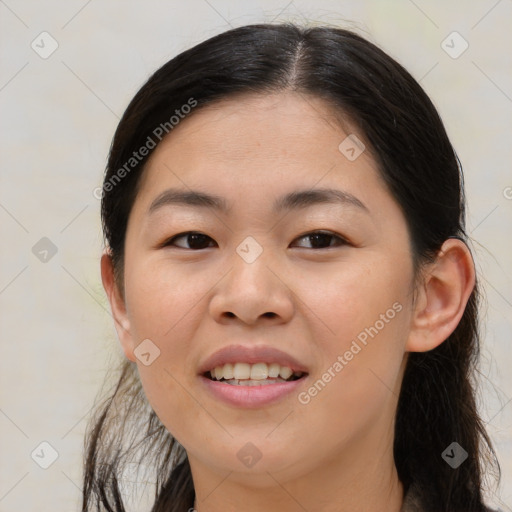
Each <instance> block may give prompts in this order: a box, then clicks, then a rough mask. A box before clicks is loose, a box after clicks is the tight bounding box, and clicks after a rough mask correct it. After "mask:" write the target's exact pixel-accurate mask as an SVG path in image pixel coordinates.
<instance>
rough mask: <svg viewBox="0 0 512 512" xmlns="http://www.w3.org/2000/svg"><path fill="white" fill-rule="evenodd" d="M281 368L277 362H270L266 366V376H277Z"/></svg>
mask: <svg viewBox="0 0 512 512" xmlns="http://www.w3.org/2000/svg"><path fill="white" fill-rule="evenodd" d="M280 369H281V366H280V365H279V363H272V364H270V365H269V366H268V376H269V377H272V378H274V379H275V378H276V377H279V370H280Z"/></svg>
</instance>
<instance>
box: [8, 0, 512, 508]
mask: <svg viewBox="0 0 512 512" xmlns="http://www.w3.org/2000/svg"><path fill="white" fill-rule="evenodd" d="M286 20H290V21H296V22H299V23H301V24H304V23H306V22H308V23H309V24H324V23H328V24H332V25H338V26H341V27H345V28H352V29H354V30H356V31H358V32H359V33H361V34H362V35H363V36H365V37H367V38H368V39H370V40H371V41H372V42H374V43H376V44H377V45H379V46H380V47H382V48H383V49H384V50H385V51H386V52H387V53H389V54H390V55H391V56H392V57H394V58H395V59H397V60H398V61H399V62H400V63H401V64H403V65H404V66H405V67H406V69H408V70H409V72H410V73H411V74H412V75H413V76H414V77H415V78H416V79H417V80H418V81H419V82H420V83H421V85H422V86H423V87H424V88H425V90H426V92H427V93H428V94H429V95H430V97H431V99H432V100H433V102H434V104H435V105H436V107H437V108H438V111H439V113H440V115H441V117H442V119H443V121H444V123H445V126H446V128H447V131H448V134H449V136H450V138H451V141H452V143H453V145H454V147H455V149H456V151H457V153H458V155H459V157H460V159H461V161H462V164H463V167H464V172H465V178H466V188H467V199H468V205H469V206H468V231H469V233H470V234H471V237H472V238H473V240H474V244H473V249H474V254H475V258H476V260H477V268H478V273H479V277H480V280H481V283H482V284H483V286H484V289H485V293H486V304H485V305H484V308H485V309H484V314H483V315H482V324H483V346H482V364H481V371H482V375H483V377H482V379H481V389H482V401H481V411H482V416H483V418H484V419H485V420H486V421H487V422H488V431H489V433H490V435H491V437H492V440H493V442H494V443H495V446H496V449H497V452H498V456H499V458H500V463H501V466H502V469H503V476H502V485H501V487H500V488H499V489H498V492H497V493H495V494H493V495H489V503H491V504H495V505H496V506H500V507H501V508H502V510H504V511H505V510H506V511H511V510H512V401H511V399H512V372H510V368H511V366H512V350H511V337H510V331H511V328H512V244H511V233H512V230H511V227H512V175H511V172H510V165H511V162H512V151H511V146H512V144H511V134H512V79H511V78H512V77H511V65H512V54H511V52H510V48H512V23H511V21H512V2H511V0H498V1H496V0H478V1H472V2H456V1H446V0H436V1H429V2H427V1H423V0H414V1H412V0H396V1H365V2H358V1H355V0H351V1H328V0H315V1H314V2H313V1H312V0H309V1H308V0H293V1H290V0H284V1H277V2H276V1H270V0H250V1H238V2H237V1H235V0H188V1H187V2H178V1H171V2H163V1H156V0H151V1H145V2H135V1H133V0H132V1H125V2H121V1H113V0H89V1H83V0H73V1H68V2H63V1H62V2H57V1H46V2H37V1H35V0H30V1H24V2H22V1H16V0H6V1H0V34H1V35H0V38H1V39H0V41H1V47H0V56H1V59H0V70H1V78H0V119H1V126H2V137H1V142H0V148H1V155H2V158H1V175H0V176H1V178H0V180H1V181H0V225H1V233H2V241H1V245H0V247H1V249H0V325H1V334H2V340H1V357H0V379H1V380H0V434H1V435H0V512H19V511H20V510H23V511H30V510H52V511H55V512H62V511H71V510H79V508H80V493H81V485H82V445H83V437H84V432H85V427H86V421H87V418H88V415H89V411H90V409H91V407H92V405H93V401H94V399H95V397H96V395H97V393H98V392H99V391H100V388H101V386H102V383H103V379H104V377H105V375H106V372H107V369H108V368H109V367H110V366H111V365H112V364H113V363H115V362H116V361H118V360H119V358H120V357H122V356H121V351H120V348H119V344H118V341H117V338H116V334H115V330H114V327H113V321H112V318H111V316H110V313H109V307H108V303H107V300H106V297H105V295H104V292H103V288H102V285H101V279H100V266H99V263H100V255H101V251H102V247H103V245H102V234H101V229H100V216H99V207H100V203H99V201H98V200H97V199H96V198H95V197H94V195H93V191H94V189H95V188H96V187H98V186H101V184H102V175H103V172H104V168H105V163H106V158H107V154H108V149H109V146H110V142H111V139H112V136H113V133H114V130H115V128H116V126H117V123H118V120H119V118H120V116H121V115H122V113H123V111H124V109H125V108H126V106H127V104H128V102H129V101H130V99H131V98H132V97H133V95H134V94H135V93H136V91H137V90H138V89H139V87H140V86H141V85H142V84H143V82H145V80H146V79H147V77H148V76H149V74H150V73H152V72H153V71H155V70H156V69H157V68H158V67H160V66H161V65H162V64H164V63H165V62H166V61H167V60H169V59H170V58H172V57H173V56H175V55H176V54H178V53H180V52H181V51H183V50H185V49H187V48H189V47H191V46H193V45H195V44H197V43H199V42H200V41H203V40H205V39H207V38H208V37H210V36H213V35H215V34H217V33H220V32H223V31H225V30H227V29H229V28H230V27H236V26H240V25H245V24H249V23H257V22H271V21H286ZM454 31H455V32H457V33H458V34H453V32H454ZM42 32H47V33H48V34H49V35H47V34H43V35H41V33H42ZM54 41H55V42H54ZM443 41H445V43H443ZM466 44H467V45H468V47H467V49H465V51H463V52H462V50H463V49H464V48H465V46H466ZM52 45H54V46H55V45H58V47H57V48H56V50H55V51H54V52H53V53H52V54H51V55H47V54H48V53H49V52H50V51H51V50H52ZM445 50H446V51H445ZM461 52H462V53H461ZM449 53H451V55H450V54H449ZM459 53H460V55H458V54H459ZM43 57H46V58H43ZM455 57H456V58H455ZM44 237H46V238H48V239H49V241H51V242H49V241H48V240H43V241H41V239H42V238H44ZM37 244H39V245H37ZM34 246H35V249H34ZM45 250H47V251H48V252H47V253H44V251H45ZM55 250H56V252H55ZM53 252H55V254H53ZM41 258H42V259H43V260H44V259H45V258H46V259H47V261H41ZM42 442H47V443H49V444H50V445H51V447H52V448H50V447H49V446H48V445H41V444H40V443H42ZM52 450H55V456H57V458H56V460H55V461H54V462H53V463H52V464H51V465H50V466H49V467H48V469H43V468H42V467H40V465H41V464H43V465H44V464H45V463H46V464H48V463H49V462H51V460H52V454H54V452H53V451H52ZM136 509H137V508H136V507H134V509H133V510H136ZM138 510H140V511H141V512H142V511H143V510H144V505H139V508H138ZM145 510H149V507H148V506H147V505H146V508H145Z"/></svg>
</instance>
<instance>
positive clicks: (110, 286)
mask: <svg viewBox="0 0 512 512" xmlns="http://www.w3.org/2000/svg"><path fill="white" fill-rule="evenodd" d="M101 280H102V282H103V288H104V289H105V293H106V294H107V298H108V301H109V303H110V309H111V311H112V316H113V318H114V324H115V328H116V331H117V336H118V338H119V341H120V343H121V346H122V348H123V351H124V354H125V356H126V357H127V359H129V360H130V361H134V362H135V356H134V354H133V349H134V344H133V339H132V335H131V331H130V320H129V318H128V314H127V312H126V304H125V300H124V298H123V296H122V294H121V292H120V290H119V287H118V286H117V284H116V282H115V279H114V267H113V264H112V256H111V255H110V254H109V252H108V250H107V249H105V251H104V252H103V254H102V256H101Z"/></svg>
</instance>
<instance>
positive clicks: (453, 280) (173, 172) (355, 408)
mask: <svg viewBox="0 0 512 512" xmlns="http://www.w3.org/2000/svg"><path fill="white" fill-rule="evenodd" d="M464 208H465V204H464V193H463V180H462V173H461V170H460V166H459V161H458V159H457V156H456V154H455V152H454V150H453V148H452V146H451V144H450V142H449V140H448V137H447V134H446V132H445V129H444V127H443V124H442V122H441V120H440V118H439V116H438V114H437V112H436V110H435V108H434V106H433V105H432V103H431V101H430V100H429V99H428V97H427V96H426V94H425V93H424V91H423V90H422V89H421V87H420V86H419V85H418V83H417V82H416V81H415V80H414V79H413V78H412V77H411V76H410V75H409V74H408V73H407V72H406V71H405V70H404V69H403V68H402V67H401V66H400V65H399V64H397V63H396V62H395V61H394V60H392V59H391V58H390V57H389V56H387V55H386V54H385V53H384V52H383V51H382V50H380V49H378V48H377V47H376V46H374V45H373V44H371V43H369V42H368V41H366V40H364V39H363V38H361V37H360V36H358V35H356V34H354V33H352V32H349V31H346V30H342V29H337V28H328V27H320V28H309V29H307V28H300V27H297V26H294V25H291V24H283V25H252V26H246V27H241V28H237V29H234V30H231V31H228V32H226V33H223V34H220V35H218V36H216V37H213V38H211V39H209V40H207V41H205V42H203V43H201V44H199V45H197V46H195V47H194V48H192V49H190V50H188V51H185V52H184V53H182V54H181V55H178V56H177V57H176V58H174V59H172V60H171V61H169V62H168V63H166V64H165V65H164V66H163V67H162V68H160V69H159V70H158V71H156V73H154V75H153V76H152V77H151V78H150V79H149V80H148V81H147V83H146V84H145V85H144V86H143V87H142V88H141V89H140V91H139V92H138V93H137V94H136V96H135V97H134V99H133V100H132V101H131V103H130V105H129V106H128V108H127V110H126V112H125V113H124V115H123V118H122V119H121V121H120V123H119V126H118V128H117V131H116V134H115V137H114V140H113V143H112V147H111V151H110V157H109V161H108V166H107V172H106V175H105V181H104V185H103V195H102V219H103V228H104V234H105V239H106V250H105V253H104V254H103V256H102V260H101V272H102V280H103V285H104V287H105V290H106V293H107V296H108V299H109V301H110V305H111V308H112V313H113V317H114V320H115V326H116V329H117V333H118V336H119V340H120V343H121V346H122V348H123V351H124V354H125V355H126V359H127V360H126V361H125V362H124V363H123V366H122V371H121V376H120V379H119V382H118V385H117V387H116V388H115V390H114V392H113V394H112V396H110V397H109V398H108V399H107V400H106V401H105V403H104V405H103V406H102V407H101V408H100V409H98V414H97V417H96V419H95V420H94V422H92V423H91V425H90V429H89V431H88V436H87V455H86V468H85V469H86V471H85V485H84V501H83V510H84V511H92V510H115V511H123V510H125V505H124V504H123V497H122V493H121V490H120V487H119V482H121V481H122V480H123V468H124V467H125V466H126V465H127V464H128V463H131V464H136V465H140V467H146V468H149V470H150V471H154V472H155V473H156V478H155V483H156V488H155V493H156V494H155V499H154V505H153V507H152V510H153V511H154V512H156V511H167V512H168V511H186V510H189V509H191V508H192V507H193V508H194V509H196V510H198V511H199V512H209V511H218V510H244V511H251V510H268V511H270V510H287V511H288V510H290V511H295V510H297V511H299V510H308V511H311V512H312V511H322V512H326V511H337V512H345V511H363V510H364V511H375V512H377V511H386V512H399V511H402V512H406V511H407V512H409V511H430V512H440V511H445V512H462V511H464V512H477V511H485V510H488V509H487V508H486V507H485V505H484V502H483V486H482V480H483V469H484V464H485V463H486V462H488V463H489V464H490V463H491V462H493V458H494V459H495V454H494V451H493V448H492V445H491V443H490V440H489V438H488V436H487V434H486V432H485V429H484V426H483V422H482V420H481V419H480V417H479V416H478V413H477V409H476V405H475V391H474V389H473V385H472V382H473V376H474V372H475V364H476V362H477V356H478V347H479V346H478V332H477V310H478V288H477V284H476V279H475V270H474V264H473V260H472V256H471V253H470V250H469V249H468V247H467V244H466V241H465V240H466V233H465V231H464ZM136 369H137V370H138V372H136ZM495 465H496V467H497V471H498V473H499V466H498V465H497V462H495ZM139 478H140V476H139ZM95 507H97V508H95Z"/></svg>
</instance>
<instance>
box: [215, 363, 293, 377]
mask: <svg viewBox="0 0 512 512" xmlns="http://www.w3.org/2000/svg"><path fill="white" fill-rule="evenodd" d="M293 373H294V372H293V370H292V369H291V368H290V367H288V366H281V365H280V364H279V363H271V364H267V363H256V364H248V363H235V364H231V363H226V364H225V365H224V366H217V367H215V368H214V369H213V370H211V371H210V375H211V376H212V378H214V379H217V380H220V379H222V378H224V379H226V380H229V379H251V380H264V379H266V378H268V377H270V378H273V379H275V378H278V377H281V378H282V379H284V380H286V379H289V378H290V377H291V376H292V374H293ZM295 375H297V376H300V375H302V372H295Z"/></svg>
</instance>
